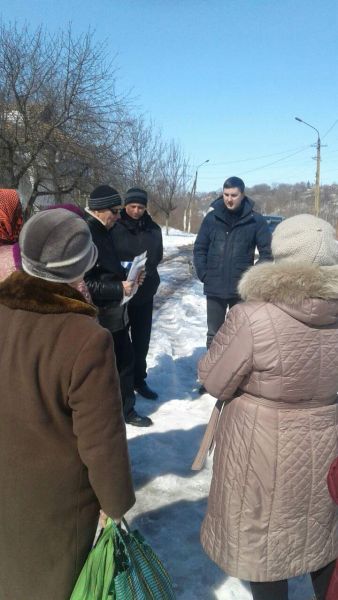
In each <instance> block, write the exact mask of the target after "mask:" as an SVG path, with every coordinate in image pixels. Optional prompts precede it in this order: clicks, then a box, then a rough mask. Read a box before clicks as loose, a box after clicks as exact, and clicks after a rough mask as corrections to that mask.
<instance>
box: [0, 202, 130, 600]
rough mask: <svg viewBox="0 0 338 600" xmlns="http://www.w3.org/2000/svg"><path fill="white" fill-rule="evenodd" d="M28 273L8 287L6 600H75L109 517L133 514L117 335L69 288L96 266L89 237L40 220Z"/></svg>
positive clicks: (4, 355) (31, 239) (1, 408)
mask: <svg viewBox="0 0 338 600" xmlns="http://www.w3.org/2000/svg"><path fill="white" fill-rule="evenodd" d="M19 243H20V250H21V259H22V267H23V270H24V272H19V271H18V272H15V273H12V274H11V275H10V276H9V277H8V278H7V279H5V280H4V281H3V282H2V283H0V347H1V359H0V380H1V403H0V490H1V493H0V598H1V600H22V599H23V598H30V599H31V600H47V599H48V600H67V599H68V598H69V597H70V595H71V592H72V589H73V586H74V584H75V581H76V579H77V576H78V574H79V572H80V570H81V567H82V565H83V563H84V561H85V559H86V557H87V554H88V552H89V550H90V547H91V545H92V542H93V538H94V535H95V531H96V527H97V522H98V516H99V509H100V506H101V507H102V509H103V510H104V512H105V513H106V514H108V515H109V516H111V517H112V518H116V519H119V518H120V517H121V516H122V515H123V514H124V513H125V512H126V511H127V510H128V509H129V508H130V507H131V506H132V505H133V503H134V492H133V485H132V480H131V475H130V466H129V458H128V450H127V443H126V435H125V425H124V420H123V416H122V408H121V396H120V390H119V381H118V375H117V372H116V368H115V357H114V351H113V345H112V340H111V336H110V334H109V332H108V331H106V330H105V329H103V328H102V327H101V326H100V325H99V324H98V323H97V322H96V320H95V319H93V316H95V314H96V310H95V308H94V307H93V306H91V305H90V304H88V303H87V302H86V301H85V299H84V298H83V296H82V295H81V294H80V293H79V292H78V291H77V290H75V289H74V288H73V287H71V286H70V285H69V284H70V283H71V282H74V281H76V280H78V279H81V278H82V277H83V274H84V272H85V271H86V270H87V269H89V268H91V266H92V265H93V264H94V263H95V261H96V258H97V250H96V247H95V246H94V244H93V242H92V239H91V236H90V232H89V229H88V226H87V225H86V223H85V222H84V221H83V219H81V218H79V217H78V216H76V215H75V214H73V213H71V212H69V211H65V210H63V209H56V210H51V211H42V212H40V213H38V214H37V215H35V216H34V217H32V218H31V219H30V220H29V221H27V223H26V224H25V225H24V227H23V229H22V231H21V234H20V238H19Z"/></svg>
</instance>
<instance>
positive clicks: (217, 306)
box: [207, 296, 239, 348]
mask: <svg viewBox="0 0 338 600" xmlns="http://www.w3.org/2000/svg"><path fill="white" fill-rule="evenodd" d="M237 302H239V298H227V299H223V298H216V296H207V323H208V331H207V348H209V347H210V344H211V342H212V340H213V337H214V336H215V335H216V333H217V331H218V330H219V328H220V327H221V325H223V323H224V319H225V315H226V312H227V310H228V308H231V307H232V306H234V305H235V304H237Z"/></svg>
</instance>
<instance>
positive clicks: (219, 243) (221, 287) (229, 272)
mask: <svg viewBox="0 0 338 600" xmlns="http://www.w3.org/2000/svg"><path fill="white" fill-rule="evenodd" d="M243 203H244V204H243V209H242V211H241V214H240V217H239V218H238V220H235V221H234V220H233V219H231V218H230V217H231V216H232V215H230V216H229V211H228V210H227V209H226V207H225V205H224V201H223V197H221V198H217V200H215V201H214V202H213V203H212V205H211V206H212V208H213V210H212V211H210V212H209V213H208V214H207V215H206V216H205V217H204V219H203V221H202V225H201V227H200V230H199V232H198V235H197V237H196V241H195V245H194V264H195V268H196V272H197V276H198V278H199V279H200V280H201V281H203V283H204V294H205V295H206V296H216V297H218V298H223V299H229V298H238V297H239V296H238V292H237V285H238V282H239V280H240V278H241V276H242V274H243V273H244V271H246V269H248V268H249V267H251V266H252V265H253V264H254V260H255V248H256V247H257V249H258V252H259V262H261V261H264V260H272V255H271V234H270V231H269V228H268V225H267V223H266V221H265V219H264V217H263V216H262V215H260V214H259V213H257V212H255V211H254V210H253V204H254V203H253V201H252V200H250V198H247V197H246V196H245V197H244V199H243Z"/></svg>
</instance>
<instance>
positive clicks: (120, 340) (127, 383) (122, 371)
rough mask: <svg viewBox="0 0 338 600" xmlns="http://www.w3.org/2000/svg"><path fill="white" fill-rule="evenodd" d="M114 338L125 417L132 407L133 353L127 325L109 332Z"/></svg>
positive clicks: (133, 398)
mask: <svg viewBox="0 0 338 600" xmlns="http://www.w3.org/2000/svg"><path fill="white" fill-rule="evenodd" d="M111 334H112V336H113V340H114V348H115V356H116V366H117V370H118V373H119V377H120V387H121V396H122V404H123V414H124V417H125V418H126V417H127V416H128V415H129V413H130V412H131V411H132V410H133V409H134V405H135V394H134V353H133V346H132V344H131V341H130V337H129V332H128V329H127V327H125V328H124V329H121V330H120V331H114V332H111Z"/></svg>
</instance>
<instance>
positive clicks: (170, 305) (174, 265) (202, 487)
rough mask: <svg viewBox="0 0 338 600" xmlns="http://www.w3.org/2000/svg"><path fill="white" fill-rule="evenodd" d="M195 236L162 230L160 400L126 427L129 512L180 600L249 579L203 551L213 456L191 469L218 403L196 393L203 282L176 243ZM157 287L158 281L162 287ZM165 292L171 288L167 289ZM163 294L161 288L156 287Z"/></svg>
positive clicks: (223, 593)
mask: <svg viewBox="0 0 338 600" xmlns="http://www.w3.org/2000/svg"><path fill="white" fill-rule="evenodd" d="M194 238H195V236H194V235H185V234H182V232H177V231H176V230H171V231H170V233H169V235H168V236H166V235H164V245H165V256H168V255H175V254H178V257H177V258H176V259H173V260H172V261H166V262H164V263H163V265H162V266H161V268H160V271H161V278H162V279H163V286H166V285H167V286H168V285H169V282H170V280H172V281H176V282H177V281H178V282H179V286H178V287H177V288H176V290H174V286H172V291H171V292H170V295H169V297H168V298H167V299H166V301H165V302H164V301H163V298H162V301H161V303H159V306H158V308H157V309H156V310H155V311H154V324H153V332H152V340H151V346H150V352H149V355H148V367H149V368H148V382H149V384H150V385H151V387H153V388H154V389H156V390H157V391H158V392H159V395H160V398H159V400H157V401H151V400H145V399H143V398H141V397H140V396H138V398H137V403H136V407H137V410H138V411H139V412H140V413H142V414H147V415H149V416H151V417H152V419H153V421H154V425H153V426H152V427H150V428H149V429H137V428H136V427H132V426H130V425H128V426H127V435H128V440H129V447H130V454H131V460H132V469H133V475H134V481H135V487H136V492H137V493H136V495H137V502H136V505H135V507H134V508H133V509H132V510H131V511H130V512H129V513H128V515H127V517H128V519H129V521H130V523H131V525H132V527H137V528H138V529H140V531H141V532H142V533H143V535H144V536H145V538H146V539H147V540H148V541H149V542H150V544H151V545H152V546H153V548H154V549H155V550H156V551H157V552H158V554H159V556H160V557H161V558H162V560H163V562H164V564H165V565H166V567H167V569H168V571H169V572H170V574H171V576H172V579H173V582H174V586H175V589H176V594H177V599H178V600H214V599H219V600H230V599H231V600H251V598H252V596H251V592H250V588H249V584H248V583H247V582H241V581H239V580H238V579H234V578H232V577H228V576H227V575H226V574H225V573H224V572H223V571H221V570H220V569H219V568H218V567H217V566H216V565H215V564H214V563H213V562H212V561H211V560H210V559H209V558H208V557H207V556H206V554H205V553H204V552H203V550H202V547H201V545H200V543H199V530H200V526H201V522H202V519H203V516H204V513H205V510H206V504H207V496H208V491H209V485H210V478H211V469H212V459H211V458H209V459H208V462H207V466H206V467H205V468H204V469H203V470H202V471H200V472H193V471H191V470H190V466H191V463H192V461H193V458H194V456H195V454H196V452H197V450H198V447H199V443H200V441H201V438H202V435H203V432H204V429H205V425H206V423H207V421H208V419H209V416H210V413H211V411H212V408H213V405H214V402H215V400H214V399H213V398H212V397H211V396H209V395H208V394H204V395H203V396H201V397H200V396H199V395H198V393H197V388H198V383H197V381H196V367H197V362H198V359H199V358H200V357H201V356H202V354H203V353H204V352H205V336H206V307H205V298H204V296H203V294H202V285H201V284H200V283H199V282H198V281H197V280H196V279H195V278H194V276H193V275H192V274H191V269H189V264H188V262H184V261H182V260H180V259H181V256H180V253H179V252H177V250H178V248H181V247H182V246H184V245H186V244H188V245H189V244H192V243H193V241H194ZM161 285H162V284H161ZM166 289H167V290H170V287H167V288H166ZM159 293H160V295H161V290H160V291H159ZM312 594H313V592H312V586H311V584H310V581H309V578H307V577H300V578H297V579H294V580H292V583H291V585H290V600H310V598H311V597H312Z"/></svg>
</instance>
